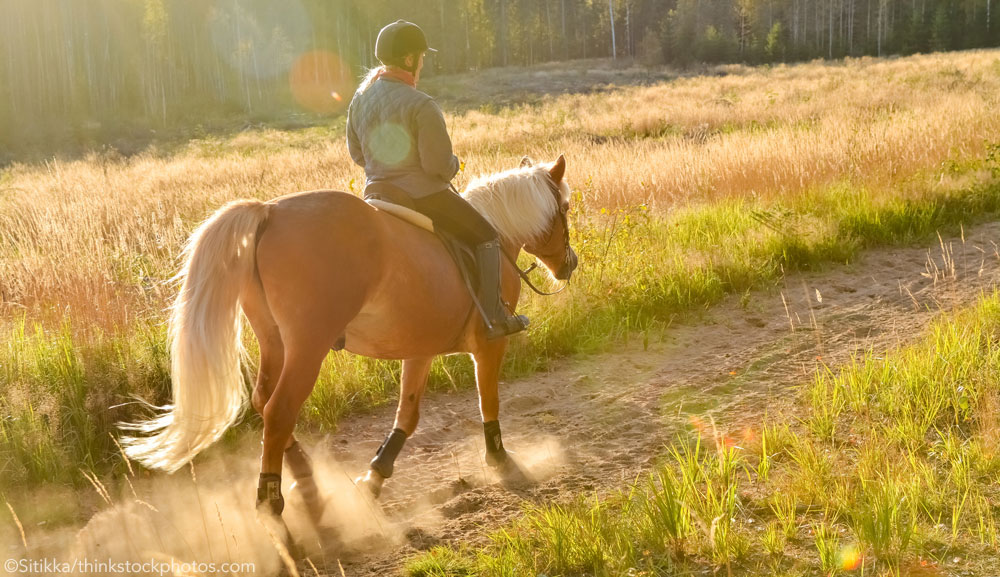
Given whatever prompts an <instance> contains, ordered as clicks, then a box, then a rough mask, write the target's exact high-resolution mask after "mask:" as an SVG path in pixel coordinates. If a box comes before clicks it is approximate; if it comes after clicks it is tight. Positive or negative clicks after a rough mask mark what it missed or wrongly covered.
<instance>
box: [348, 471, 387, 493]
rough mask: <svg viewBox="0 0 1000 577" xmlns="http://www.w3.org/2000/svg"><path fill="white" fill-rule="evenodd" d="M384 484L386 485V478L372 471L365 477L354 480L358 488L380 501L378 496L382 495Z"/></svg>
mask: <svg viewBox="0 0 1000 577" xmlns="http://www.w3.org/2000/svg"><path fill="white" fill-rule="evenodd" d="M383 483H385V478H384V477H383V476H382V475H379V474H378V473H376V472H375V471H371V470H369V471H368V472H367V473H365V476H364V477H358V478H357V479H355V480H354V484H355V485H356V486H357V487H359V488H360V489H362V490H363V491H366V492H367V493H368V494H369V495H371V496H372V498H374V499H378V496H379V495H381V494H382V484H383Z"/></svg>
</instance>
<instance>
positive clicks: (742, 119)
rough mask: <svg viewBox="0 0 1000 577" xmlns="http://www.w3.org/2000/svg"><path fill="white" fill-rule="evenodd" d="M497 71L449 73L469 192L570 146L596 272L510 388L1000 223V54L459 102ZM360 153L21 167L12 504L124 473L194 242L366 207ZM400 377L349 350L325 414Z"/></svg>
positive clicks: (15, 220) (10, 415) (7, 313)
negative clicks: (222, 228) (246, 205)
mask: <svg viewBox="0 0 1000 577" xmlns="http://www.w3.org/2000/svg"><path fill="white" fill-rule="evenodd" d="M667 76H670V77H673V76H672V75H667ZM637 77H639V78H641V77H642V75H641V74H640V75H637ZM476 78H477V77H476V76H469V77H458V78H439V79H433V80H431V81H429V82H428V83H427V90H428V91H429V92H431V93H432V94H439V95H440V96H441V100H442V102H443V104H444V108H445V110H446V111H450V112H449V114H448V122H449V127H450V129H451V131H452V134H453V139H454V143H455V149H456V152H457V154H458V155H459V156H460V157H461V158H462V160H463V162H464V165H463V166H464V168H463V171H462V172H461V173H460V175H459V177H458V179H457V183H456V184H457V185H458V186H459V188H461V186H462V185H463V184H464V183H466V182H468V181H469V179H470V178H471V177H472V176H474V175H477V174H480V173H490V172H494V171H499V170H503V169H507V168H510V167H513V166H516V165H517V163H518V161H519V160H520V158H521V157H522V156H523V155H529V156H532V157H534V158H535V159H538V160H551V159H554V158H555V157H556V156H557V155H558V154H560V153H563V154H565V155H566V157H567V160H568V170H567V178H568V180H569V182H570V184H571V186H572V187H573V206H572V211H571V215H570V218H571V224H572V226H573V234H572V241H573V243H574V246H575V247H576V249H577V252H578V253H579V255H580V259H581V265H580V269H579V271H578V273H577V276H575V277H574V280H573V284H572V286H571V288H570V290H567V291H565V292H564V293H562V294H560V295H559V296H557V297H551V298H548V299H540V298H538V297H534V296H533V295H529V294H526V295H525V296H524V297H523V300H522V303H521V307H522V308H523V309H524V310H526V311H527V314H528V315H529V316H530V317H531V318H532V321H533V324H532V329H531V331H529V333H528V334H527V335H526V336H522V337H518V338H517V339H515V340H514V343H513V346H512V348H511V352H510V354H509V358H508V366H507V372H506V375H508V376H516V375H524V374H528V373H530V372H532V371H536V370H539V369H541V368H544V367H545V366H546V365H547V363H549V362H550V361H551V359H553V358H557V357H561V356H566V355H572V354H576V353H580V352H591V351H599V350H602V349H604V348H605V347H607V346H609V345H610V344H612V343H615V342H619V341H620V340H621V339H624V338H631V337H635V336H638V338H642V339H644V340H649V339H657V338H660V336H661V335H662V334H663V331H664V330H665V328H666V327H667V326H668V325H669V324H670V323H671V322H673V321H674V320H675V319H676V318H677V317H678V316H687V315H692V314H696V313H697V311H698V310H699V309H701V308H703V307H706V306H709V305H711V304H712V303H714V302H717V301H718V300H719V299H721V298H722V297H724V296H725V295H727V294H730V293H741V292H745V291H748V290H750V289H752V288H755V287H761V286H768V285H771V284H773V283H775V282H777V281H778V280H779V279H781V278H782V277H783V275H785V274H786V273H787V272H789V271H793V270H796V269H805V268H816V267H821V266H824V265H825V264H827V263H843V262H847V261H850V260H851V259H852V257H854V256H855V255H856V254H857V252H858V251H859V250H861V249H864V248H868V247H873V246H878V245H886V244H897V243H908V242H912V241H915V240H919V239H923V238H928V237H930V236H931V235H933V234H934V233H935V232H937V231H938V230H941V229H948V228H949V227H952V228H956V229H957V227H958V226H959V225H960V224H970V223H973V222H977V221H980V220H983V219H987V218H990V216H991V215H995V213H996V212H997V210H998V209H1000V137H998V136H997V135H998V134H1000V130H998V129H1000V115H997V114H996V110H997V104H998V99H1000V96H998V95H1000V52H997V51H975V52H965V53H950V54H938V55H929V56H913V57H907V58H898V59H869V58H862V59H848V60H845V61H837V62H832V63H823V62H815V63H809V64H800V65H788V66H785V65H782V66H775V67H768V68H750V67H744V66H737V65H727V66H721V67H715V68H709V69H705V70H704V71H703V73H700V74H687V75H682V76H677V77H675V78H673V79H672V80H670V81H666V82H660V81H656V82H654V83H652V84H649V85H637V86H629V85H607V84H606V81H607V80H608V79H609V76H608V75H605V74H590V73H588V72H587V69H586V68H585V67H584V66H579V67H576V68H573V67H570V68H569V69H555V68H551V67H549V68H545V67H543V68H541V69H539V70H536V71H529V72H528V73H526V75H525V78H528V79H530V81H531V82H533V83H537V84H540V85H542V86H545V82H546V81H550V82H552V83H554V85H556V86H564V87H565V90H566V91H567V92H566V93H565V94H559V95H546V96H539V97H533V98H530V99H528V101H527V102H526V103H523V104H517V103H516V102H513V101H510V100H507V101H501V102H502V103H501V104H497V103H496V102H493V101H491V100H489V98H490V97H488V96H484V97H483V98H484V100H483V101H482V102H479V104H478V105H474V104H470V102H469V101H468V99H467V98H466V99H463V100H462V101H461V102H458V100H454V99H455V98H456V97H455V96H451V97H450V96H449V94H452V95H455V94H463V91H462V87H463V86H467V85H468V84H469V83H472V82H476ZM484 78H485V80H483V79H480V81H481V83H484V84H485V83H488V82H489V81H490V78H491V76H490V75H489V74H486V75H484ZM610 78H611V79H612V80H616V79H617V78H618V77H615V76H614V75H611V76H610ZM547 79H548V80H547ZM581 87H583V88H586V89H581ZM587 87H589V88H587ZM484 94H489V91H488V90H486V91H484ZM449 98H452V99H453V100H449ZM449 102H452V103H453V104H452V105H449ZM345 148H346V147H345V145H344V142H343V119H342V118H335V119H333V120H330V121H329V122H323V123H317V124H316V125H315V126H312V127H307V128H299V129H294V130H280V129H276V128H268V127H250V128H248V129H246V130H243V131H241V132H238V133H234V134H230V135H225V136H218V135H211V134H195V135H194V136H193V138H191V139H190V140H189V141H187V142H185V143H183V144H180V145H176V144H174V145H169V146H168V145H166V144H164V145H162V146H160V147H157V146H152V147H150V148H149V149H148V150H146V151H145V152H143V153H141V154H137V155H133V156H128V157H126V156H123V155H121V154H119V153H117V152H116V151H115V150H114V149H104V150H102V151H99V152H94V153H91V154H89V155H88V156H86V157H84V158H75V159H74V158H65V159H51V160H48V161H45V162H41V163H32V164H13V165H11V166H9V167H7V168H5V169H3V171H2V172H0V342H2V344H0V390H2V391H3V395H2V397H0V416H2V420H0V479H2V481H0V490H4V491H11V490H13V488H14V487H17V486H24V485H25V484H26V483H31V484H38V483H47V482H57V483H63V484H66V483H69V484H78V485H79V484H83V483H86V482H87V481H86V480H85V479H84V478H83V476H82V475H81V473H80V470H81V469H82V470H85V471H93V472H96V473H97V474H98V475H102V476H108V477H113V476H114V475H115V474H116V473H120V472H121V469H122V468H123V466H124V465H123V464H122V463H121V461H120V459H119V456H118V455H119V453H118V449H117V447H116V445H115V443H114V439H113V435H115V434H116V432H115V427H114V424H115V423H116V422H118V421H121V420H131V419H135V418H139V417H141V416H143V410H144V409H143V408H142V406H141V405H139V404H138V403H136V402H134V401H133V396H139V397H142V398H145V399H149V400H151V401H153V402H163V401H165V400H166V394H167V391H168V388H169V379H168V375H167V366H168V358H167V350H166V346H165V327H164V321H165V318H166V313H165V309H166V307H167V306H169V303H170V301H171V299H172V297H173V294H174V290H175V288H176V287H175V286H174V285H173V284H172V283H171V280H170V279H171V278H172V277H173V275H174V274H175V273H176V271H177V266H178V260H177V259H178V256H179V254H180V251H181V247H182V245H183V243H184V241H185V239H186V238H187V236H188V234H189V233H190V232H191V231H192V230H193V228H194V227H195V226H197V224H198V223H199V222H200V221H201V220H202V219H204V218H206V217H207V216H208V215H210V214H211V213H212V212H213V211H214V210H216V209H217V208H218V207H220V206H221V205H222V204H224V203H225V202H227V201H229V200H232V199H236V198H246V197H253V198H261V199H268V198H273V197H276V196H279V195H281V194H286V193H291V192H295V191H299V190H308V189H318V188H333V189H341V190H348V191H352V192H355V193H358V192H359V190H358V189H359V184H358V183H359V182H360V181H361V180H362V174H361V171H360V169H359V168H358V167H356V166H354V165H352V164H351V162H350V160H349V158H348V156H347V152H346V149H345ZM246 338H247V340H248V344H249V345H250V346H251V349H252V348H253V342H252V336H251V335H249V334H248V335H247V337H246ZM248 370H249V371H250V372H252V370H253V367H252V366H251V367H248ZM398 373H399V367H398V363H392V362H377V361H369V360H365V359H359V358H356V357H351V356H349V355H346V354H334V355H331V356H330V357H329V358H328V359H327V362H326V364H325V366H324V369H323V372H322V374H321V376H320V379H319V382H318V383H317V386H316V390H315V392H314V394H313V396H312V398H311V399H310V401H309V403H308V405H307V407H306V408H305V410H304V415H303V422H304V424H305V426H306V427H309V428H311V429H313V430H316V431H324V430H331V429H334V428H335V427H336V426H337V422H338V419H339V418H340V417H341V416H342V415H344V414H345V413H348V412H351V411H357V410H360V409H364V408H367V407H371V406H375V405H379V404H383V403H386V402H392V401H393V400H394V395H395V387H396V381H397V379H398V376H399V375H398ZM471 382H472V379H471V363H470V362H469V361H468V359H465V358H464V357H450V358H447V359H444V360H441V361H439V362H438V363H436V365H435V368H434V372H433V375H432V387H435V388H438V389H447V388H458V387H467V386H469V385H470V384H471ZM253 422H254V417H253V415H248V416H247V418H246V423H245V426H254V423H253ZM683 450H689V449H683ZM690 450H693V449H690ZM710 453H711V451H706V450H704V449H702V452H701V453H698V455H696V457H697V458H696V459H695V460H696V461H699V462H701V458H702V457H706V456H707V455H709V454H710ZM706 458H707V457H706ZM726 459H728V457H726V458H724V459H723V461H722V462H724V463H725V462H727V461H726ZM67 463H71V464H73V466H70V467H67V466H66V464H67ZM725 466H726V467H729V466H730V465H725ZM830 522H831V523H832V522H833V521H830ZM686 546H687V545H684V547H686ZM682 548H683V547H682Z"/></svg>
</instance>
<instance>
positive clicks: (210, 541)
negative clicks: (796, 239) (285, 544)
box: [10, 222, 1000, 577]
mask: <svg viewBox="0 0 1000 577" xmlns="http://www.w3.org/2000/svg"><path fill="white" fill-rule="evenodd" d="M965 237H966V238H965V241H963V240H962V239H961V238H960V237H957V238H951V239H945V241H944V242H943V243H942V244H939V243H936V242H935V243H934V244H933V245H930V246H926V247H914V248H901V249H888V250H878V251H871V252H869V253H867V254H866V255H864V257H863V258H862V259H860V260H859V261H858V262H857V263H855V264H854V265H851V266H839V267H831V269H830V270H828V271H826V272H821V273H805V274H795V275H791V276H789V277H788V278H787V281H786V282H785V283H784V284H783V286H781V287H778V288H776V289H773V290H770V291H758V292H754V293H751V294H749V295H747V296H743V297H741V296H734V297H732V298H730V299H728V300H727V301H725V302H723V303H722V304H720V305H718V306H716V307H713V308H712V309H711V310H709V311H707V312H706V313H705V314H704V316H703V318H702V319H700V320H699V321H698V322H697V323H693V324H690V325H685V326H674V327H671V328H670V329H668V330H667V331H666V332H665V333H664V335H663V338H662V339H660V338H659V337H658V336H656V337H654V342H650V343H649V345H648V349H645V350H644V346H643V343H642V340H641V339H633V340H632V341H631V342H630V343H629V344H628V345H626V346H624V347H623V350H621V351H620V352H617V353H611V354H602V355H596V356H592V357H587V358H574V359H571V360H565V361H562V362H559V363H557V364H556V366H555V368H554V370H552V371H550V372H548V373H544V374H538V375H534V376H531V377H528V378H525V379H520V380H517V381H511V382H504V383H502V384H501V399H502V406H501V423H502V425H503V428H504V439H505V445H506V446H507V447H508V449H509V450H511V451H513V452H514V453H515V458H516V460H517V461H518V462H519V464H520V466H521V468H522V470H523V471H524V478H522V479H520V480H518V481H501V480H500V479H498V478H497V477H496V476H495V475H494V474H493V473H492V472H491V471H490V470H489V469H488V467H486V465H485V463H484V462H483V460H482V454H483V451H484V446H483V441H482V425H481V423H480V421H479V416H478V409H477V400H476V395H475V392H474V391H467V392H462V393H452V394H432V395H429V396H428V397H427V398H426V399H425V400H424V403H423V407H422V415H423V417H422V421H421V424H420V427H419V429H418V431H417V433H416V434H415V435H414V436H413V437H412V438H411V439H410V440H409V442H408V443H407V445H406V448H405V449H404V451H403V454H402V455H401V457H400V458H399V460H398V461H397V464H396V474H395V475H394V476H393V478H392V479H391V480H390V481H388V482H387V483H386V486H385V489H384V491H383V495H382V498H381V500H380V502H379V505H373V504H371V503H369V502H367V501H365V500H364V499H362V498H360V495H359V493H358V492H357V491H355V489H354V487H353V485H352V484H351V482H350V478H351V477H352V476H354V475H357V474H359V473H361V472H363V471H364V470H365V469H366V466H367V462H368V460H369V459H370V458H371V456H372V455H373V454H374V452H375V449H376V447H377V446H378V444H379V442H380V441H381V439H382V438H383V437H384V435H385V433H386V432H387V431H388V430H389V428H390V427H391V424H392V414H393V408H392V407H385V408H383V409H380V410H377V411H373V412H372V413H370V414H365V415H358V416H355V417H352V418H350V419H347V420H345V421H344V422H343V423H342V426H341V428H340V430H339V431H338V432H337V433H336V434H335V435H332V436H330V437H326V438H323V439H312V440H311V442H307V445H309V446H312V447H313V452H314V454H315V457H316V460H317V464H318V466H319V467H318V468H319V473H320V474H321V481H322V485H323V488H324V489H325V492H326V494H327V495H328V496H329V497H330V502H331V503H332V504H333V506H332V507H331V508H330V510H328V512H327V516H326V520H328V521H329V523H330V524H331V525H333V526H334V527H335V529H334V531H333V532H334V533H336V535H337V536H336V537H331V536H330V535H326V536H325V537H324V538H321V539H317V538H316V536H315V535H314V534H312V533H311V531H310V530H309V529H308V526H307V525H306V523H305V521H304V514H303V511H302V510H301V507H300V506H299V501H298V500H297V499H296V497H295V496H294V492H293V491H292V492H289V493H290V495H289V498H288V502H289V505H288V507H287V508H286V513H285V517H286V519H287V520H288V524H289V527H290V528H291V530H292V533H293V534H294V535H295V536H296V537H297V538H298V540H299V541H300V542H301V544H302V547H303V549H304V551H305V553H306V554H308V555H309V562H301V563H299V567H298V568H299V571H300V572H301V573H302V574H303V575H308V574H314V572H313V567H312V565H310V563H312V564H314V565H315V566H317V567H318V569H319V572H320V573H321V574H324V573H325V574H330V575H340V568H339V566H338V561H339V562H340V563H341V564H342V565H343V570H344V573H345V574H346V575H347V576H350V577H357V576H375V575H379V576H382V575H392V574H394V573H396V572H397V570H398V569H399V568H400V567H401V565H402V563H403V561H404V560H405V559H406V558H407V557H408V556H409V555H411V554H413V553H414V552H416V551H417V550H421V549H426V548H428V547H430V546H433V545H435V544H445V543H455V542H471V543H476V542H483V541H484V540H485V539H486V535H487V534H488V532H489V531H490V530H492V529H495V528H498V527H500V526H501V525H502V524H503V523H504V522H506V521H508V520H510V519H512V518H514V517H516V516H517V515H519V514H520V512H521V511H522V510H523V507H524V506H525V505H526V504H533V503H544V502H549V501H554V500H561V499H568V498H570V497H571V496H573V495H579V494H589V493H592V492H594V491H598V492H601V491H613V490H616V489H618V488H621V487H623V486H625V485H626V483H627V482H628V481H629V480H631V479H633V478H635V477H636V475H638V474H640V473H641V472H643V471H644V470H647V469H648V468H649V467H650V465H651V463H652V462H654V461H655V460H656V459H657V458H658V457H659V456H661V455H662V454H663V452H664V451H663V446H664V445H665V444H666V443H669V442H670V441H671V440H672V439H673V438H674V437H675V436H676V434H677V433H678V432H681V431H683V430H684V429H686V428H690V426H691V422H692V418H696V419H699V420H700V421H702V422H711V421H714V422H715V423H716V425H717V426H718V428H719V429H721V430H724V431H738V430H742V429H743V428H744V427H747V426H749V427H756V426H759V423H760V421H761V419H762V417H763V415H764V414H765V412H766V413H768V414H769V415H772V416H773V415H776V414H778V413H781V412H783V411H787V410H788V409H789V408H791V407H792V404H793V402H794V400H795V395H796V392H795V387H796V386H797V385H799V384H801V383H803V382H807V381H808V379H809V378H810V377H811V375H812V372H813V370H814V369H815V368H816V367H817V366H818V365H819V364H820V363H825V364H827V365H830V366H832V367H837V366H838V365H840V364H842V363H844V362H845V361H847V360H849V359H850V357H851V355H852V354H853V353H855V352H856V351H858V350H859V349H865V348H875V349H882V348H885V347H891V346H893V345H895V344H897V343H903V342H907V341H909V340H911V339H912V338H914V337H916V336H917V335H919V333H920V331H921V329H922V328H923V327H924V326H925V325H926V324H927V323H928V322H929V321H930V320H931V319H932V318H934V316H935V315H936V314H938V313H939V312H940V311H941V310H950V309H952V308H954V307H956V306H960V305H965V304H969V303H972V302H974V301H975V299H976V298H977V296H978V295H979V294H981V292H982V291H983V290H986V289H989V288H990V287H991V286H992V285H994V283H995V281H996V280H997V279H998V278H1000V254H998V252H997V245H996V244H995V243H994V242H993V240H994V239H998V240H1000V222H998V223H991V224H989V225H985V226H981V227H978V228H976V229H975V230H973V231H968V232H967V233H966V235H965ZM243 446H244V447H246V450H245V451H244V452H242V454H240V455H233V454H231V453H225V458H218V457H220V456H222V455H223V451H224V449H221V448H219V449H214V450H213V451H212V452H211V454H210V455H209V456H207V457H202V458H200V459H199V463H201V464H199V465H198V471H197V473H198V476H197V479H196V480H192V478H191V476H190V475H188V474H184V473H180V474H177V475H174V476H172V477H162V476H152V477H150V478H149V479H140V480H137V481H136V482H135V485H136V487H135V491H134V492H133V491H132V490H131V489H129V490H124V489H123V491H122V494H120V495H109V496H108V497H109V500H110V501H112V502H113V503H114V505H115V506H113V507H107V506H103V505H102V507H103V510H102V511H101V512H100V513H98V514H97V515H95V516H94V517H93V519H92V520H91V521H90V523H89V524H88V525H87V526H86V527H85V528H84V529H83V530H81V531H79V532H77V530H76V529H72V530H68V529H64V530H60V531H52V532H46V531H45V530H44V529H43V528H38V529H35V528H31V527H29V528H28V531H27V532H28V534H29V539H28V540H29V551H28V553H29V554H30V555H31V556H34V557H39V556H41V555H42V554H45V553H48V552H53V553H58V554H59V556H60V557H63V556H65V555H66V552H67V551H69V554H68V555H69V556H70V557H76V558H80V557H87V558H95V557H98V556H101V557H104V556H111V557H114V558H116V559H118V558H126V559H127V558H137V559H142V558H146V556H147V555H148V554H149V552H151V551H155V552H159V553H164V552H168V553H170V554H172V555H176V556H178V557H181V558H184V557H186V558H192V557H193V558H197V559H199V560H214V561H220V560H227V559H228V560H234V559H238V560H250V561H253V562H255V563H257V566H256V571H255V572H256V573H257V574H270V573H272V572H275V571H277V569H278V567H279V563H280V562H279V561H278V557H277V555H276V554H275V552H274V547H273V546H272V545H271V543H270V540H269V537H268V536H267V535H266V534H265V533H264V532H263V531H262V530H261V529H260V528H259V526H258V525H257V524H256V523H254V522H253V520H252V518H251V515H250V514H249V511H247V509H249V503H250V502H251V501H252V495H253V486H254V483H255V481H256V450H257V443H256V442H246V443H243ZM286 491H287V489H286ZM15 506H17V504H15ZM21 506H23V507H28V506H29V505H21ZM19 543H20V542H19V541H18V545H16V546H12V547H10V549H11V550H16V549H19V548H20V544H19Z"/></svg>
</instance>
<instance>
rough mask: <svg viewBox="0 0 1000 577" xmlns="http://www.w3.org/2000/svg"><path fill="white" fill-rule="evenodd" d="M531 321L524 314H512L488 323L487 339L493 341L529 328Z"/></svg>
mask: <svg viewBox="0 0 1000 577" xmlns="http://www.w3.org/2000/svg"><path fill="white" fill-rule="evenodd" d="M529 323H530V321H529V320H528V317H526V316H524V315H511V316H509V317H505V318H504V319H503V320H501V321H497V322H495V323H492V324H489V325H486V340H488V341H493V340H496V339H499V338H503V337H506V336H509V335H513V334H515V333H519V332H521V331H523V330H524V329H526V328H528V324H529Z"/></svg>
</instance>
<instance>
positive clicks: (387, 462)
mask: <svg viewBox="0 0 1000 577" xmlns="http://www.w3.org/2000/svg"><path fill="white" fill-rule="evenodd" d="M433 361H434V357H426V358H419V359H407V360H405V361H403V375H402V378H401V379H400V387H399V406H398V407H397V408H396V422H395V423H394V424H393V429H392V432H391V433H389V436H388V437H386V439H385V441H383V443H382V446H380V447H379V448H378V451H377V452H376V453H375V458H374V459H372V462H371V468H370V469H369V470H368V473H367V474H365V476H364V478H363V479H360V480H359V484H361V485H363V486H365V487H367V488H368V490H369V491H371V493H372V494H373V495H374V496H376V497H378V495H379V493H380V492H381V491H382V483H384V482H385V480H386V479H388V478H389V477H391V476H392V471H393V465H394V463H395V461H396V457H397V456H398V455H399V452H400V451H401V450H402V449H403V444H404V443H405V442H406V439H407V437H409V436H410V435H412V434H413V432H414V431H415V430H417V422H419V421H420V399H421V398H422V397H423V395H424V389H425V388H426V387H427V375H428V373H430V370H431V363H432V362H433Z"/></svg>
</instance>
